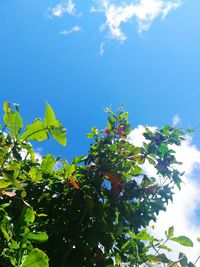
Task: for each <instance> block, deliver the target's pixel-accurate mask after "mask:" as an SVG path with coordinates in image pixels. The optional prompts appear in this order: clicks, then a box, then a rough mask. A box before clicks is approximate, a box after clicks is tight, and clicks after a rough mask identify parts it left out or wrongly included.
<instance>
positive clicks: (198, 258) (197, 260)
mask: <svg viewBox="0 0 200 267" xmlns="http://www.w3.org/2000/svg"><path fill="white" fill-rule="evenodd" d="M199 259H200V255H199V257H198V258H197V259H196V261H195V263H194V265H195V264H196V263H197V261H198V260H199Z"/></svg>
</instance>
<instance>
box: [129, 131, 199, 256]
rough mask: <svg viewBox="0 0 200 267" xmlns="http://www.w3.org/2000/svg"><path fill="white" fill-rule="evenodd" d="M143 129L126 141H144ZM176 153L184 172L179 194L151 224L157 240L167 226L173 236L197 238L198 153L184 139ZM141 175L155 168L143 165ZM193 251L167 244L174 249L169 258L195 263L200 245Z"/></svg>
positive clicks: (173, 243) (153, 170)
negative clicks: (182, 254)
mask: <svg viewBox="0 0 200 267" xmlns="http://www.w3.org/2000/svg"><path fill="white" fill-rule="evenodd" d="M142 132H144V127H143V126H139V127H137V128H136V129H135V130H133V131H132V132H131V134H130V136H129V140H130V142H132V143H134V144H136V145H141V144H142V142H143V141H144V139H143V138H144V137H143V135H142ZM173 149H174V150H175V151H176V158H177V160H178V161H180V162H182V163H183V164H182V165H180V166H178V167H177V169H178V170H179V171H181V172H185V174H184V175H183V177H182V179H183V184H182V189H181V191H179V190H176V192H175V193H176V194H175V195H174V200H173V203H170V204H169V205H168V207H167V211H166V212H161V213H160V214H159V216H158V220H157V223H156V224H155V230H154V234H155V236H157V237H158V238H163V237H164V232H165V230H167V229H168V228H169V227H170V226H172V225H174V226H175V235H176V236H179V235H186V236H188V237H190V238H192V239H193V240H194V241H195V240H196V238H197V237H200V225H199V222H198V221H199V220H197V212H199V211H200V209H199V205H200V198H199V195H200V187H199V182H200V150H199V149H198V148H197V147H196V146H195V145H194V144H193V143H192V138H190V137H188V138H187V139H186V140H185V141H184V142H183V143H182V145H181V146H179V147H174V148H173ZM144 168H145V172H147V173H148V174H149V175H150V176H154V175H155V169H154V168H153V167H152V166H150V165H149V164H145V166H144ZM194 243H195V246H194V247H193V248H186V247H180V246H179V245H178V244H177V243H175V242H171V244H170V246H171V247H172V248H174V251H175V252H174V253H171V254H170V257H171V258H176V257H177V253H176V251H177V252H178V251H180V250H181V251H182V252H185V253H186V254H187V255H188V257H189V258H190V260H193V261H194V260H196V259H197V257H198V256H199V255H200V252H199V251H200V245H199V243H198V242H197V241H196V242H194Z"/></svg>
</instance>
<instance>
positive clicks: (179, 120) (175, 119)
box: [172, 115, 181, 127]
mask: <svg viewBox="0 0 200 267" xmlns="http://www.w3.org/2000/svg"><path fill="white" fill-rule="evenodd" d="M180 122H181V118H180V117H179V116H178V115H174V117H173V119H172V125H173V126H174V127H176V126H177V125H178V124H179V123H180Z"/></svg>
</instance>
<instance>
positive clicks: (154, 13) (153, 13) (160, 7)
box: [90, 0, 181, 42]
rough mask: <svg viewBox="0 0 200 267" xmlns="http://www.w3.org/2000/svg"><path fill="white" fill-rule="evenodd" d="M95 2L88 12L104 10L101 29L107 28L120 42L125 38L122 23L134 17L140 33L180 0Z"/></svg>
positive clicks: (177, 5)
mask: <svg viewBox="0 0 200 267" xmlns="http://www.w3.org/2000/svg"><path fill="white" fill-rule="evenodd" d="M96 2H98V7H95V6H93V7H91V9H90V12H92V13H95V12H104V14H105V17H106V21H105V23H104V24H103V25H102V26H101V30H102V29H103V30H105V29H106V28H108V29H109V32H110V34H111V37H112V38H116V39H117V40H119V41H121V42H123V41H125V40H126V39H127V37H126V35H125V34H124V33H123V31H122V30H121V26H122V24H123V23H126V22H128V21H130V20H132V19H134V18H135V19H136V20H137V24H138V32H139V33H141V32H143V31H146V30H148V29H149V27H150V25H151V24H152V22H153V21H154V20H155V19H156V18H157V17H161V18H162V19H164V18H165V17H166V16H167V14H168V13H169V12H170V11H171V10H173V9H177V8H178V7H179V6H180V4H181V0H140V2H139V3H135V1H131V2H130V1H129V2H128V3H126V1H124V2H122V3H120V4H115V3H113V1H111V0H99V1H96Z"/></svg>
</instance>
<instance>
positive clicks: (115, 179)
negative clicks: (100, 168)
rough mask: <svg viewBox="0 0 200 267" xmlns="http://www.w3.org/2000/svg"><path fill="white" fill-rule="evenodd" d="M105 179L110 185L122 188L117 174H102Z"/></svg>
mask: <svg viewBox="0 0 200 267" xmlns="http://www.w3.org/2000/svg"><path fill="white" fill-rule="evenodd" d="M102 174H103V176H104V178H105V179H107V180H109V181H110V182H111V184H113V185H115V186H119V187H121V188H122V187H123V183H122V180H121V179H120V177H119V175H118V174H114V173H111V172H102Z"/></svg>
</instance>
